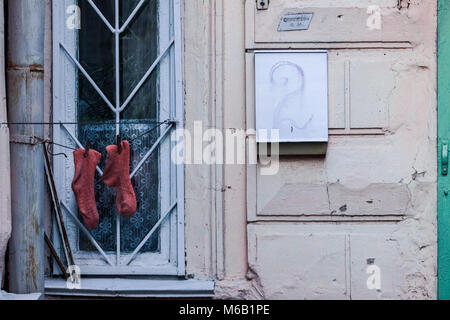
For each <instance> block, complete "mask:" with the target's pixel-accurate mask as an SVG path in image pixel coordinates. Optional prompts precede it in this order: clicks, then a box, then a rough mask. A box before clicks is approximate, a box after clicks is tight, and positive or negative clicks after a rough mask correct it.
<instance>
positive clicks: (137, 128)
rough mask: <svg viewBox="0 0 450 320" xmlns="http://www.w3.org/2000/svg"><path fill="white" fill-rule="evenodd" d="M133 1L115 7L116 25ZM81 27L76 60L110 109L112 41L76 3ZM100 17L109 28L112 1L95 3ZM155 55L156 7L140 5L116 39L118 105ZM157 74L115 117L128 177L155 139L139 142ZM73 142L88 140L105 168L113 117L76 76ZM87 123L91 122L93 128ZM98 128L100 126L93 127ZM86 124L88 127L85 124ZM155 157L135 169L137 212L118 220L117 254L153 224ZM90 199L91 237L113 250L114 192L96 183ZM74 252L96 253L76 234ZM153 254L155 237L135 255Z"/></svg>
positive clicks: (151, 117) (150, 120)
mask: <svg viewBox="0 0 450 320" xmlns="http://www.w3.org/2000/svg"><path fill="white" fill-rule="evenodd" d="M137 3H138V1H137V0H136V1H135V0H133V1H120V12H121V21H122V22H121V25H122V24H123V22H124V21H125V20H126V19H127V18H128V16H129V14H131V12H132V11H133V9H134V8H135V6H136V5H137ZM79 4H80V8H81V12H82V14H81V17H82V20H81V22H82V25H81V30H80V31H79V39H78V41H79V60H80V62H81V63H82V65H83V66H84V67H85V69H86V71H87V72H88V73H89V74H90V75H91V77H92V78H93V80H94V81H95V82H96V83H97V84H98V86H99V87H100V89H101V90H102V91H103V92H104V93H105V95H106V96H107V97H108V99H109V100H110V101H111V103H112V104H113V105H114V106H115V105H116V100H115V66H114V62H115V53H114V35H113V34H112V33H111V32H110V31H109V29H107V28H106V27H105V26H104V23H103V22H102V21H101V20H100V19H99V17H98V16H97V14H96V13H95V11H94V10H92V8H91V7H90V5H89V3H88V2H87V1H86V0H82V1H80V3H79ZM96 4H97V5H98V7H99V8H100V10H101V11H102V12H103V14H104V15H105V17H107V19H108V20H109V21H110V23H111V24H112V25H114V0H108V1H106V0H105V1H96ZM157 51H158V1H146V4H145V5H144V6H143V7H142V8H141V10H139V13H138V14H137V15H136V16H135V18H134V19H133V21H132V22H131V23H130V25H129V26H128V28H127V29H126V30H125V31H124V32H123V33H122V34H121V36H120V72H121V74H120V91H121V95H120V100H121V101H120V103H123V102H124V101H125V100H126V98H127V97H128V96H129V94H130V93H131V91H132V90H133V89H134V87H135V86H136V85H137V83H138V82H139V81H140V79H141V78H142V77H143V75H144V74H145V72H146V71H147V70H148V68H149V67H150V65H151V64H152V63H153V61H154V60H155V58H156V56H157ZM158 78H159V71H158V69H156V70H155V71H154V72H153V73H152V75H151V77H149V78H148V79H147V81H146V82H145V83H144V85H143V86H142V87H141V89H140V90H139V91H138V92H137V94H136V96H135V97H134V98H133V99H132V100H131V102H130V104H129V105H128V107H127V108H126V110H125V111H124V112H122V113H121V125H120V134H121V138H122V139H126V140H129V141H130V150H131V155H130V158H131V163H130V172H131V171H132V169H133V168H134V167H136V166H137V164H138V163H139V162H140V160H141V159H142V158H143V157H144V156H145V154H146V152H147V151H148V150H149V149H150V148H151V146H152V145H153V144H154V143H155V141H156V139H157V138H158V136H159V130H158V128H156V129H154V130H152V131H151V132H150V133H149V134H146V135H144V136H142V137H140V136H141V135H142V134H143V133H146V132H148V131H149V130H151V129H152V128H155V127H156V125H157V121H158V120H157V119H158V110H159V97H158V95H159V88H158V86H159V84H158ZM78 91H79V93H78V95H79V97H78V98H79V100H78V101H79V102H78V121H79V122H80V124H79V126H78V137H79V140H80V141H81V142H82V143H83V144H84V143H85V142H86V141H87V139H90V140H91V144H92V148H94V149H95V150H97V151H99V152H101V153H102V158H101V161H100V163H99V166H100V168H104V167H105V164H106V157H107V156H106V149H105V148H106V146H107V145H109V144H113V143H115V137H116V131H115V114H114V113H113V112H112V110H110V108H109V107H108V106H107V105H106V103H105V102H104V101H103V100H102V99H101V97H100V96H99V94H98V93H97V92H96V91H95V90H94V89H93V88H92V86H91V85H90V83H89V82H88V81H87V80H86V79H85V77H84V76H83V75H82V74H81V72H79V74H78ZM92 122H96V123H95V124H93V123H92ZM98 122H102V123H101V124H99V123H98ZM89 123H91V124H89ZM158 155H159V152H158V150H155V151H154V152H153V154H152V156H151V157H150V158H149V159H148V160H147V161H146V163H145V164H144V165H143V166H142V167H141V169H140V170H139V171H138V173H137V174H136V175H135V177H134V178H133V179H132V183H133V187H134V191H135V194H136V199H137V212H136V214H135V215H134V216H132V217H130V218H123V217H122V218H121V219H120V225H121V232H120V233H121V234H120V238H121V244H120V247H121V252H123V253H126V252H132V251H133V250H134V249H135V248H136V246H137V245H138V244H139V243H140V241H141V240H142V239H143V238H144V236H145V235H146V234H147V233H148V231H150V229H151V228H152V227H153V226H154V224H155V223H156V222H157V221H158V219H159V211H160V208H159V207H160V204H159V199H160V196H159V190H160V187H159V171H160V169H159V168H160V164H159V159H158ZM95 194H96V200H97V209H98V212H99V215H100V223H99V226H98V228H97V229H95V230H93V231H92V232H91V233H92V235H93V236H94V238H95V239H96V240H97V241H98V243H99V245H100V246H101V247H102V248H103V249H104V250H105V251H115V249H116V214H117V211H116V205H115V199H116V197H115V191H114V190H113V189H112V188H110V187H108V186H106V185H104V184H103V182H102V181H101V177H99V176H97V177H96V183H95ZM79 239H80V240H79V247H80V250H86V251H96V249H95V248H94V247H93V246H92V245H91V244H90V242H89V240H88V239H87V238H86V237H85V236H84V235H83V234H82V233H80V237H79ZM158 250H159V236H158V232H156V233H155V235H154V236H153V238H152V239H150V240H149V241H148V242H147V243H146V244H145V245H144V247H143V248H142V250H141V252H154V251H158Z"/></svg>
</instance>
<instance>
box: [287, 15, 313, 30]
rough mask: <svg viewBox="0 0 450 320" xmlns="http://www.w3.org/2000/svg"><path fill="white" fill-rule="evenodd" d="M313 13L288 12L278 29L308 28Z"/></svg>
mask: <svg viewBox="0 0 450 320" xmlns="http://www.w3.org/2000/svg"><path fill="white" fill-rule="evenodd" d="M313 15H314V14H313V13H288V14H285V15H283V16H282V17H281V20H280V24H279V25H278V31H295V30H308V29H309V25H310V24H311V20H312V17H313Z"/></svg>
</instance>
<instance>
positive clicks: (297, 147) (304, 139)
mask: <svg viewBox="0 0 450 320" xmlns="http://www.w3.org/2000/svg"><path fill="white" fill-rule="evenodd" d="M255 104H256V141H257V142H258V143H269V144H271V143H275V142H279V143H280V154H281V155H283V154H286V155H289V154H292V155H296V154H315V155H317V154H325V153H326V144H327V142H328V56H327V51H323V50H308V51H306V50H301V51H299V50H292V51H256V52H255ZM274 129H275V131H274Z"/></svg>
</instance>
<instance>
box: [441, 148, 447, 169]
mask: <svg viewBox="0 0 450 320" xmlns="http://www.w3.org/2000/svg"><path fill="white" fill-rule="evenodd" d="M441 173H442V175H443V176H446V175H447V174H448V142H447V141H444V142H442V150H441Z"/></svg>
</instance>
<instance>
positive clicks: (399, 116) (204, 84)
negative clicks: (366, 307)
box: [184, 0, 437, 299]
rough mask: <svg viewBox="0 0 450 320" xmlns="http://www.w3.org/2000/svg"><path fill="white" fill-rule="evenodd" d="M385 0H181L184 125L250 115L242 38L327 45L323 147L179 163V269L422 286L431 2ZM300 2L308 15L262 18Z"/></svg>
mask: <svg viewBox="0 0 450 320" xmlns="http://www.w3.org/2000/svg"><path fill="white" fill-rule="evenodd" d="M397 3H398V2H397V0H379V1H356V0H355V1H338V0H334V1H333V0H323V1H319V2H317V1H309V0H283V1H276V2H272V3H271V5H270V7H269V10H267V11H264V12H262V11H261V12H258V11H256V10H255V8H254V6H255V3H254V1H250V0H248V1H215V2H214V3H209V2H208V3H207V2H199V1H195V0H187V1H185V9H184V12H185V15H184V34H185V38H184V41H185V61H184V66H185V67H184V69H185V70H184V73H185V92H186V101H185V103H186V119H187V126H188V128H189V126H190V125H192V123H193V121H195V120H203V121H204V123H206V124H207V125H211V126H216V127H224V128H253V127H254V96H253V95H254V92H253V69H252V65H253V52H254V50H257V49H262V48H264V49H267V48H273V49H288V48H299V49H302V48H308V49H311V48H312V49H327V50H328V51H329V120H330V122H329V123H330V141H329V144H328V148H327V154H326V156H325V157H317V156H315V157H309V156H294V157H284V158H281V159H280V169H279V173H278V174H277V175H274V176H261V175H259V173H258V172H259V169H260V168H259V167H258V166H256V167H255V166H252V165H248V166H246V165H231V166H229V165H226V166H207V165H188V166H187V167H186V234H187V239H186V242H187V249H186V250H187V270H188V273H190V274H193V275H195V276H196V277H200V278H202V277H204V278H210V277H216V276H217V277H218V279H219V281H218V283H217V286H216V295H217V297H218V298H228V297H229V298H250V297H252V298H297V299H303V298H306V299H321V298H336V299H350V298H352V299H365V298H421V299H423V298H425V299H433V298H436V272H437V268H436V258H437V244H436V179H437V177H436V144H435V141H436V81H435V79H436V56H435V54H436V48H435V42H436V2H435V1H418V0H410V1H402V8H401V9H398V8H397ZM370 5H378V6H379V7H380V13H381V21H382V26H381V29H380V30H377V29H376V30H370V29H368V27H367V26H366V24H365V22H366V20H367V19H368V18H369V16H370V13H368V12H367V8H368V7H369V6H370ZM304 8H308V10H310V11H313V12H315V15H316V19H317V20H316V21H319V22H321V23H313V24H312V25H311V27H310V30H308V31H306V32H304V33H299V32H294V33H291V34H281V33H279V32H277V31H276V26H277V22H278V21H279V17H280V15H281V14H282V13H286V12H289V11H296V10H301V9H304ZM320 18H321V19H320ZM199 79H201V81H199ZM310 195H315V196H313V197H311V196H310ZM198 230H202V231H203V232H198ZM373 265H375V266H377V267H378V270H379V275H380V280H381V289H380V290H376V289H372V290H371V289H369V288H368V286H367V279H368V278H369V276H370V274H368V273H367V272H368V270H369V271H370V270H371V269H370V266H373ZM368 268H369V269H368Z"/></svg>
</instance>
